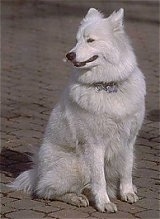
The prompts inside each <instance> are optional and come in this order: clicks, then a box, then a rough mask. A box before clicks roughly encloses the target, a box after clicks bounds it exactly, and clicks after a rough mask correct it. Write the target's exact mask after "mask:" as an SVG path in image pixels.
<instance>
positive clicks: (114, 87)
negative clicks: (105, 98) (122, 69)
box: [91, 81, 118, 93]
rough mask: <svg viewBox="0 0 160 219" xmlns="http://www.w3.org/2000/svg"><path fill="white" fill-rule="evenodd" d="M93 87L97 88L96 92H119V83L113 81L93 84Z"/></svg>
mask: <svg viewBox="0 0 160 219" xmlns="http://www.w3.org/2000/svg"><path fill="white" fill-rule="evenodd" d="M91 86H93V87H95V89H96V91H97V92H99V91H102V90H104V91H106V92H107V93H116V92H117V91H118V83H117V82H114V81H111V82H96V83H93V84H92V85H91Z"/></svg>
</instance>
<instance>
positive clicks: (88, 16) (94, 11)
mask: <svg viewBox="0 0 160 219" xmlns="http://www.w3.org/2000/svg"><path fill="white" fill-rule="evenodd" d="M94 17H95V18H102V17H103V15H102V14H101V13H100V12H99V11H98V10H97V9H95V8H90V9H89V10H88V12H87V14H86V16H85V18H84V19H85V20H88V19H92V18H94Z"/></svg>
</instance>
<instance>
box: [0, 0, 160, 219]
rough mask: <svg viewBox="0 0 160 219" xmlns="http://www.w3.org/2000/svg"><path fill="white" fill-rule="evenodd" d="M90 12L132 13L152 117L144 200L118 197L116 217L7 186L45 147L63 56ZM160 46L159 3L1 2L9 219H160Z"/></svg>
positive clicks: (141, 160) (62, 78)
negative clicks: (33, 147) (37, 149)
mask: <svg viewBox="0 0 160 219" xmlns="http://www.w3.org/2000/svg"><path fill="white" fill-rule="evenodd" d="M90 7H96V8H98V9H100V10H101V11H104V12H105V13H106V14H109V13H111V12H112V11H113V10H115V9H119V8H120V7H124V8H125V12H126V16H125V17H126V22H125V23H126V29H127V31H128V34H129V35H130V37H131V39H132V41H133V45H134V48H135V51H136V54H137V58H138V60H139V65H140V67H141V69H142V70H143V71H144V74H145V77H146V82H147V98H146V106H147V112H146V119H145V122H144V125H143V128H142V130H141V132H140V135H139V137H138V139H137V143H136V154H137V170H136V172H135V174H134V183H135V184H136V185H137V187H138V194H139V198H140V200H139V201H138V202H137V203H135V204H133V205H130V204H127V203H124V202H121V201H120V200H116V199H115V200H114V202H115V203H116V204H117V207H118V210H119V211H118V212H117V213H116V214H108V213H99V212H97V211H96V210H95V209H94V208H92V207H87V208H77V207H74V206H71V205H67V204H65V203H62V202H58V201H49V200H42V199H38V198H37V199H35V198H31V197H30V196H27V195H26V194H24V193H22V192H15V191H10V190H9V189H8V188H7V187H6V186H5V184H7V183H8V182H11V181H12V180H13V179H14V178H15V177H16V176H17V175H18V174H19V173H20V172H22V171H23V170H26V169H28V168H29V167H30V165H31V163H30V161H29V159H28V155H30V153H31V150H30V146H31V145H37V146H39V145H40V143H41V141H42V138H43V133H44V129H45V126H46V123H47V121H48V118H49V114H50V112H51V110H52V107H53V106H54V105H55V104H56V102H57V100H58V98H59V96H60V94H61V92H62V90H63V88H64V86H65V84H66V83H67V80H68V77H69V75H70V72H71V69H72V68H71V66H70V65H68V64H65V63H63V62H62V60H63V57H64V54H65V53H66V52H67V51H68V50H69V49H70V48H72V46H73V45H74V43H75V33H76V31H77V27H78V25H79V22H80V21H81V19H82V17H83V16H84V15H85V13H86V12H87V10H88V8H90ZM158 46H159V44H158V2H157V1H133V0H132V1H111V0H110V1H109V0H108V1H106V0H103V1H102V0H99V1H98V0H97V1H96V0H88V1H87V0H81V1H78V0H63V1H62V0H50V1H48V0H43V1H40V0H34V1H29V0H28V1H27V0H17V1H16V0H10V1H9V0H2V82H1V89H2V141H1V143H2V146H3V149H2V153H1V170H2V175H1V197H2V200H1V204H2V207H1V213H2V218H8V219H17V218H20V219H25V218H26V219H30V218H34V219H39V218H47V219H51V218H57V219H62V218H87V219H98V218H99V219H101V218H104V219H105V218H121V219H129V218H141V219H146V218H149V219H151V218H158V216H159V212H158V209H159V202H158V199H159V190H158V189H159V185H160V181H159V179H158V170H159V161H160V160H159V149H160V148H159V143H160V139H159V125H160V124H159V122H160V111H159V109H158V83H159V80H158V79H159V72H158V70H159V69H158V56H159V50H158Z"/></svg>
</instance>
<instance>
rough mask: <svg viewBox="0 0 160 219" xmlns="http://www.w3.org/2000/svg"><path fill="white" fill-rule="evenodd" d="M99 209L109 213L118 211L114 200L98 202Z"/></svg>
mask: <svg viewBox="0 0 160 219" xmlns="http://www.w3.org/2000/svg"><path fill="white" fill-rule="evenodd" d="M96 206H97V210H98V211H100V212H105V211H107V212H108V213H115V212H117V206H116V205H115V204H114V203H113V202H108V203H101V204H100V203H98V204H97V205H96Z"/></svg>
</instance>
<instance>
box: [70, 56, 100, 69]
mask: <svg viewBox="0 0 160 219" xmlns="http://www.w3.org/2000/svg"><path fill="white" fill-rule="evenodd" d="M97 58H98V55H94V56H92V57H91V58H89V59H87V60H86V61H84V62H76V60H72V63H73V64H74V66H76V67H82V66H85V65H86V64H87V63H89V62H93V61H95V60H96V59H97Z"/></svg>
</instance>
